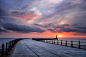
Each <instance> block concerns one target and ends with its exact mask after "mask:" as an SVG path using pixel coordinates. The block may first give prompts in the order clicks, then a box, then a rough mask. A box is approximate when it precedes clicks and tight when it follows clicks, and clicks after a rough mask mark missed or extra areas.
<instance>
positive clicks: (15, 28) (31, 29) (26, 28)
mask: <svg viewBox="0 0 86 57" xmlns="http://www.w3.org/2000/svg"><path fill="white" fill-rule="evenodd" d="M3 28H5V29H6V30H12V31H16V32H19V33H29V32H39V33H42V32H45V30H42V29H40V28H36V27H29V26H25V25H16V24H10V23H6V24H3Z"/></svg>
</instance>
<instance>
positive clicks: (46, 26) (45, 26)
mask: <svg viewBox="0 0 86 57" xmlns="http://www.w3.org/2000/svg"><path fill="white" fill-rule="evenodd" d="M34 25H36V26H40V27H44V28H48V27H54V25H53V24H52V23H50V24H47V25H39V24H34Z"/></svg>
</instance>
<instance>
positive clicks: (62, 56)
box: [11, 39, 86, 57]
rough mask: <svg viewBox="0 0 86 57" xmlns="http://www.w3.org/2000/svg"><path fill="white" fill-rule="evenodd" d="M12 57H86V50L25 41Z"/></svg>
mask: <svg viewBox="0 0 86 57" xmlns="http://www.w3.org/2000/svg"><path fill="white" fill-rule="evenodd" d="M11 57H86V50H83V49H77V48H71V47H66V46H60V45H55V44H49V43H44V42H39V41H35V40H31V39H25V40H21V41H19V42H18V43H17V45H16V47H15V49H14V51H13V53H12V54H11Z"/></svg>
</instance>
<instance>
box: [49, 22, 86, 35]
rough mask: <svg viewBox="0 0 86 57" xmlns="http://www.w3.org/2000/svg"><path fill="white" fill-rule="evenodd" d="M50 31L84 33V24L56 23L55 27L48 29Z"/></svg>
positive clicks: (85, 29)
mask: <svg viewBox="0 0 86 57" xmlns="http://www.w3.org/2000/svg"><path fill="white" fill-rule="evenodd" d="M48 30H49V31H51V32H76V33H85V34H86V25H83V24H73V25H69V24H63V25H57V26H55V27H53V29H52V28H49V29H48Z"/></svg>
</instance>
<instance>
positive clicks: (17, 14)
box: [2, 11, 38, 19]
mask: <svg viewBox="0 0 86 57" xmlns="http://www.w3.org/2000/svg"><path fill="white" fill-rule="evenodd" d="M9 15H10V16H2V17H8V18H16V19H31V18H34V17H36V16H38V15H36V14H31V13H24V12H18V11H14V12H12V13H11V14H9Z"/></svg>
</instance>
